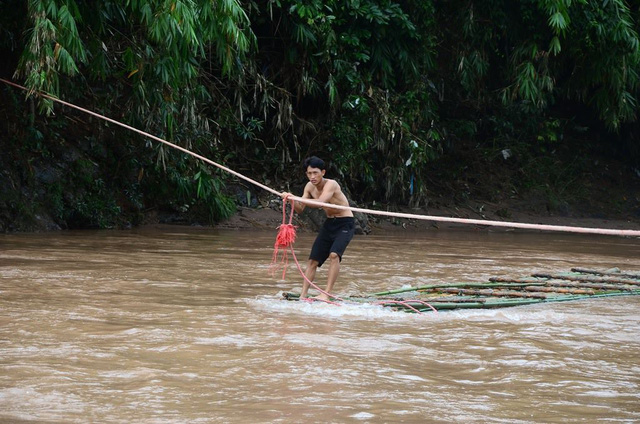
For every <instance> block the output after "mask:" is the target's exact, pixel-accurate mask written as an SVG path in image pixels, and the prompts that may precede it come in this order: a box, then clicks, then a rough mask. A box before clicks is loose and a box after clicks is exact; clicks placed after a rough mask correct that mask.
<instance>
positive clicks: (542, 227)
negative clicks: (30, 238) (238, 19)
mask: <svg viewBox="0 0 640 424" xmlns="http://www.w3.org/2000/svg"><path fill="white" fill-rule="evenodd" d="M0 81H2V82H4V83H5V84H8V85H11V86H13V87H16V88H19V89H21V90H24V91H27V92H31V91H30V90H29V89H27V88H26V87H23V86H21V85H18V84H16V83H14V82H11V81H7V80H5V79H2V78H0ZM35 94H37V95H39V96H41V97H44V98H47V99H49V100H52V101H54V102H57V103H60V104H63V105H65V106H68V107H70V108H73V109H76V110H79V111H81V112H84V113H87V114H89V115H92V116H95V117H96V118H99V119H103V120H105V121H108V122H111V123H113V124H115V125H118V126H120V127H123V128H126V129H128V130H130V131H133V132H135V133H138V134H140V135H143V136H145V137H148V138H150V139H152V140H155V141H157V142H159V143H163V144H166V145H167V146H170V147H172V148H174V149H177V150H180V151H181V152H184V153H186V154H188V155H191V156H193V157H195V158H198V159H200V160H202V161H203V162H206V163H208V164H211V165H213V166H215V167H217V168H219V169H221V170H223V171H225V172H228V173H230V174H232V175H234V176H236V177H238V178H240V179H242V180H245V181H247V182H249V183H251V184H253V185H255V186H257V187H260V188H261V189H263V190H265V191H268V192H269V193H272V194H274V195H276V196H280V193H279V192H278V191H276V190H274V189H272V188H271V187H268V186H266V185H264V184H261V183H259V182H258V181H255V180H253V179H251V178H249V177H246V176H244V175H242V174H240V173H239V172H236V171H234V170H232V169H230V168H227V167H226V166H224V165H221V164H219V163H216V162H214V161H212V160H210V159H207V158H206V157H204V156H201V155H199V154H197V153H194V152H192V151H190V150H187V149H185V148H184V147H180V146H178V145H176V144H173V143H170V142H168V141H166V140H163V139H162V138H160V137H156V136H154V135H151V134H149V133H147V132H145V131H142V130H139V129H137V128H134V127H131V126H129V125H127V124H123V123H122V122H119V121H116V120H115V119H111V118H108V117H106V116H104V115H100V114H99V113H96V112H92V111H90V110H87V109H84V108H82V107H80V106H77V105H74V104H72V103H69V102H65V101H64V100H60V99H58V98H56V97H53V96H51V95H49V94H46V93H42V92H35ZM290 198H291V199H293V200H296V201H298V202H302V203H306V204H308V205H312V206H317V207H330V208H333V209H342V210H351V211H353V212H360V213H365V214H369V215H382V216H388V217H395V218H404V219H417V220H425V221H436V222H450V223H457V224H471V225H487V226H493V227H507V228H521V229H529V230H541V231H557V232H568V233H580V234H601V235H614V236H628V237H640V231H638V230H614V229H606V228H589V227H574V226H566V225H545V224H526V223H522V222H507V221H490V220H482V219H467V218H451V217H445V216H433V215H416V214H408V213H398V212H387V211H378V210H372V209H363V208H354V207H351V206H341V205H335V204H331V203H324V202H319V201H317V200H311V199H305V198H302V197H297V196H291V197H290Z"/></svg>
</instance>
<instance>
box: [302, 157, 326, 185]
mask: <svg viewBox="0 0 640 424" xmlns="http://www.w3.org/2000/svg"><path fill="white" fill-rule="evenodd" d="M302 166H303V167H304V171H305V172H306V174H307V178H308V179H309V181H310V182H311V184H313V185H317V184H319V183H321V182H322V178H323V177H324V173H325V165H324V161H323V160H322V159H320V158H319V157H317V156H311V157H308V158H306V159H305V160H304V162H303V163H302Z"/></svg>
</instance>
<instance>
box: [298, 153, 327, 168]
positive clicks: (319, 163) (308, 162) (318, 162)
mask: <svg viewBox="0 0 640 424" xmlns="http://www.w3.org/2000/svg"><path fill="white" fill-rule="evenodd" d="M302 166H303V168H304V170H305V171H306V170H307V168H308V167H312V168H318V169H319V170H321V171H322V170H323V169H324V161H323V160H322V159H320V158H319V157H317V156H311V157H308V158H306V159H305V160H304V162H303V163H302Z"/></svg>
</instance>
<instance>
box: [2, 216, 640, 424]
mask: <svg viewBox="0 0 640 424" xmlns="http://www.w3.org/2000/svg"><path fill="white" fill-rule="evenodd" d="M275 234H276V232H275V230H274V231H259V232H253V231H219V230H214V229H204V228H182V227H159V228H146V229H137V230H131V231H99V232H92V231H83V232H58V233H49V234H18V235H0V422H2V423H88V422H92V423H325V422H334V423H366V422H370V423H395V422H398V423H399V422H405V423H573V422H575V423H592V422H596V421H602V422H608V423H638V422H640V296H638V297H633V296H630V297H616V298H603V299H591V300H584V301H578V302H563V303H551V304H544V305H531V306H523V307H516V308H507V309H499V310H467V311H450V312H441V313H438V314H435V313H425V314H422V315H415V314H405V313H401V312H392V311H390V310H388V309H382V307H379V306H366V305H365V306H341V307H336V306H332V305H327V304H307V303H298V302H287V301H283V300H281V292H282V291H299V289H300V285H301V283H300V281H301V280H300V278H299V276H297V275H296V272H297V271H296V270H295V268H294V267H293V266H290V267H289V269H288V273H287V277H286V280H284V281H281V280H279V279H278V277H275V278H274V277H272V276H271V275H270V274H269V264H270V262H271V255H272V251H273V242H274V240H275ZM313 236H314V235H313V234H300V235H299V237H298V241H297V242H296V252H297V253H298V255H299V256H300V258H301V259H305V258H306V256H307V254H308V251H309V248H310V245H311V242H312V241H313ZM575 266H581V267H588V268H610V267H619V268H621V269H623V270H626V271H639V270H640V239H637V238H635V239H630V238H616V237H608V236H580V235H571V234H549V233H533V232H529V233H527V232H517V231H514V232H504V231H502V232H488V231H486V230H480V231H478V230H465V229H458V230H433V231H426V232H423V233H417V234H416V233H413V234H408V233H407V234H405V233H400V232H399V233H394V234H391V235H384V236H382V235H376V236H356V238H354V240H353V242H352V244H351V245H350V246H349V248H348V249H347V252H346V254H345V258H344V261H343V263H342V271H341V275H340V278H339V280H338V284H337V286H336V290H335V292H336V293H338V294H340V293H342V294H349V293H351V294H353V293H358V292H374V291H381V290H386V289H394V288H399V287H402V286H404V285H418V284H427V283H430V282H460V281H478V282H481V281H486V280H487V279H488V278H489V277H492V276H514V277H519V276H524V275H527V274H530V273H532V272H536V271H567V270H569V268H571V267H575ZM318 278H319V282H322V286H324V279H325V278H326V269H324V268H321V269H320V271H319V273H318Z"/></svg>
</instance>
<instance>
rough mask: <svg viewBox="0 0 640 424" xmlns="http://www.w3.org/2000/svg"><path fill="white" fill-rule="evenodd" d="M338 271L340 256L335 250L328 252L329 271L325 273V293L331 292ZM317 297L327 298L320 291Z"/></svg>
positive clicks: (327, 298) (327, 297)
mask: <svg viewBox="0 0 640 424" xmlns="http://www.w3.org/2000/svg"><path fill="white" fill-rule="evenodd" d="M339 273H340V256H338V254H337V253H336V252H331V253H330V254H329V272H328V273H327V290H326V292H327V293H331V291H332V290H333V286H334V284H335V283H336V280H337V279H338V274H339ZM318 299H324V300H329V296H327V295H325V294H324V293H320V295H319V296H318Z"/></svg>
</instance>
